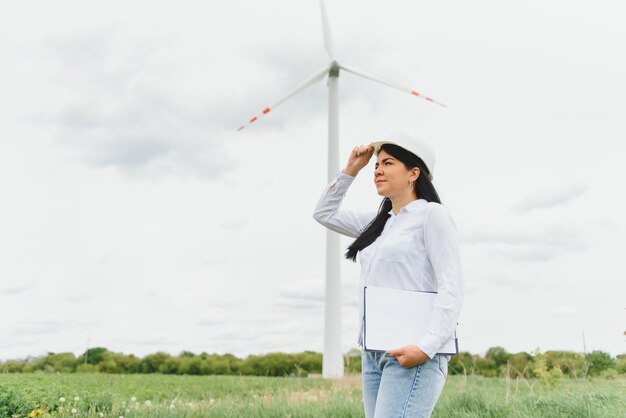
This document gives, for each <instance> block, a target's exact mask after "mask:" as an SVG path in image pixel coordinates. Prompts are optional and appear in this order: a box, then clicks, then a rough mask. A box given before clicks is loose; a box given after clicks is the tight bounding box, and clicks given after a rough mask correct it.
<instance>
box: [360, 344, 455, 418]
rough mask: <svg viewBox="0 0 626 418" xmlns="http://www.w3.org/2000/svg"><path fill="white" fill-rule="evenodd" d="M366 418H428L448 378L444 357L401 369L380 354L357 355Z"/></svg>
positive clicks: (437, 355) (436, 356) (393, 359)
mask: <svg viewBox="0 0 626 418" xmlns="http://www.w3.org/2000/svg"><path fill="white" fill-rule="evenodd" d="M361 358H362V365H361V373H362V379H363V406H364V407H365V416H366V417H367V418H400V417H407V418H408V417H430V415H431V414H432V412H433V409H434V408H435V404H436V403H437V399H439V395H440V394H441V390H442V389H443V384H444V383H445V381H446V377H447V376H448V356H446V355H441V354H436V355H435V357H433V358H432V359H430V360H428V361H427V362H426V363H423V364H420V365H417V366H415V367H411V368H408V369H406V368H404V367H402V366H401V365H400V363H398V360H396V358H395V357H390V356H385V353H384V352H372V351H363V352H362V354H361Z"/></svg>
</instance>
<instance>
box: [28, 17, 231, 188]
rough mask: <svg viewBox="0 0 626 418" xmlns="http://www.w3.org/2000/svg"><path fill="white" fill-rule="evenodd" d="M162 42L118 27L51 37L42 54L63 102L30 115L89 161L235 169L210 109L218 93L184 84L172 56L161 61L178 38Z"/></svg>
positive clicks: (146, 167) (213, 173)
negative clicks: (137, 36) (133, 37)
mask: <svg viewBox="0 0 626 418" xmlns="http://www.w3.org/2000/svg"><path fill="white" fill-rule="evenodd" d="M161 37H163V35H161ZM161 41H162V39H156V38H153V39H142V40H134V41H130V40H129V39H125V38H124V31H123V30H122V29H121V28H119V27H116V26H112V27H107V28H104V29H103V28H100V29H93V30H91V31H89V32H84V33H80V34H72V36H69V35H68V36H66V37H57V38H52V39H51V40H49V41H48V42H47V43H46V44H45V45H44V48H43V51H41V50H40V51H39V52H38V54H40V55H41V56H43V57H44V59H43V62H45V63H47V64H48V65H49V66H50V67H52V68H50V72H51V73H52V74H55V75H54V76H53V78H54V79H55V81H56V83H55V84H56V88H58V89H60V91H59V93H58V95H57V96H58V97H59V103H58V104H56V105H54V106H52V108H51V109H50V110H48V108H46V109H45V110H39V111H34V112H32V113H30V115H29V117H28V119H30V121H31V122H35V123H38V124H40V125H45V126H50V127H53V128H54V131H55V137H56V139H57V141H58V142H59V143H61V144H63V145H64V146H65V147H67V148H69V149H70V150H72V151H73V155H74V157H76V158H77V159H78V160H79V161H80V162H82V163H85V164H87V165H89V166H92V167H116V168H118V169H120V170H122V171H124V172H126V173H130V174H134V173H146V172H148V173H161V172H170V171H176V172H183V173H191V174H195V175H201V176H206V177H212V178H215V177H218V176H219V175H220V174H221V173H223V172H224V171H225V170H227V169H229V168H234V167H233V161H232V160H231V158H230V156H229V155H228V153H227V152H226V150H225V149H224V148H223V147H222V145H221V144H222V141H221V136H222V135H223V134H224V126H223V123H222V120H221V117H220V115H221V112H217V113H212V112H210V107H211V106H212V105H215V104H216V103H218V102H219V101H220V100H219V97H215V96H214V95H213V96H212V95H209V94H207V95H206V97H203V95H202V94H201V92H200V93H196V92H195V91H193V90H190V89H189V90H186V89H187V88H189V87H188V86H186V85H185V84H184V83H183V81H184V78H185V76H186V74H185V73H184V71H183V72H177V71H176V70H177V68H176V62H175V59H174V58H171V59H170V60H164V61H163V60H159V57H161V56H164V55H165V56H167V55H168V53H169V52H170V51H171V50H172V49H173V48H175V47H176V45H175V44H172V42H167V41H163V42H161ZM35 52H36V51H32V52H31V53H33V54H34V53H35ZM41 56H38V57H37V58H42V57H41ZM202 90H204V89H202ZM221 105H223V103H221ZM230 129H232V130H233V131H234V129H235V127H234V125H233V126H232V127H230ZM216 155H219V158H215V156H216Z"/></svg>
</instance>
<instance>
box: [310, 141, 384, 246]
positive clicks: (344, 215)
mask: <svg viewBox="0 0 626 418" xmlns="http://www.w3.org/2000/svg"><path fill="white" fill-rule="evenodd" d="M373 153H374V149H373V147H367V148H366V147H363V146H360V147H355V148H354V149H353V150H352V152H351V153H350V156H349V158H348V163H347V164H346V167H345V168H344V169H343V170H342V172H340V173H338V174H337V177H336V178H335V179H334V180H333V181H332V182H331V183H330V184H329V185H328V186H327V187H326V189H325V190H324V192H323V193H322V195H321V196H320V199H319V200H318V202H317V205H316V206H315V210H314V211H313V219H315V220H316V221H317V222H319V223H320V224H322V225H324V226H325V227H327V228H329V229H331V230H333V231H335V232H338V233H340V234H343V235H347V236H349V237H353V238H356V237H357V236H358V235H359V234H360V233H361V231H362V230H363V229H364V228H365V227H366V226H367V225H368V224H369V222H371V220H372V219H374V217H375V216H376V213H375V212H374V213H361V212H353V211H347V210H342V209H341V202H342V201H343V198H344V196H345V195H346V192H347V191H348V188H349V187H350V185H351V184H352V182H353V181H354V178H355V177H356V175H357V174H358V173H359V171H361V169H362V168H363V167H365V166H366V165H367V163H368V161H369V159H370V158H371V157H372V154H373Z"/></svg>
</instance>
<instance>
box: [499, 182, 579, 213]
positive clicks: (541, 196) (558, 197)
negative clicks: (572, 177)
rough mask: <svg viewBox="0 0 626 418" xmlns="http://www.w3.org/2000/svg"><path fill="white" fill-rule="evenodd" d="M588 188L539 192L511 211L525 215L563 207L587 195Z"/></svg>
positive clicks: (576, 185) (553, 189)
mask: <svg viewBox="0 0 626 418" xmlns="http://www.w3.org/2000/svg"><path fill="white" fill-rule="evenodd" d="M587 190H588V187H587V186H586V185H585V184H582V183H574V184H569V185H567V184H566V185H560V186H558V187H553V188H550V189H543V190H537V191H535V192H534V193H532V194H530V195H528V196H526V197H525V198H524V199H523V200H521V201H520V202H518V203H516V204H515V205H513V207H512V208H511V211H512V212H513V213H514V214H517V215H525V214H527V213H529V212H531V211H533V210H537V209H547V208H551V207H555V206H561V205H565V204H567V203H569V202H570V201H572V200H574V199H577V198H579V197H581V196H583V195H585V194H586V193H587Z"/></svg>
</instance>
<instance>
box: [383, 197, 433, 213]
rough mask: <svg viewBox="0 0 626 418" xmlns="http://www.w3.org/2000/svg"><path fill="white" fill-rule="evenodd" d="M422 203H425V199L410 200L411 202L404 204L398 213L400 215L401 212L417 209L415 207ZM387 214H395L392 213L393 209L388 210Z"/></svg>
mask: <svg viewBox="0 0 626 418" xmlns="http://www.w3.org/2000/svg"><path fill="white" fill-rule="evenodd" d="M424 203H426V199H416V200H414V201H412V202H411V203H408V204H406V205H405V206H404V207H403V208H402V209H400V212H398V215H400V214H402V213H411V212H413V211H414V210H415V209H417V207H418V206H419V205H422V204H424ZM389 214H390V215H391V216H395V215H394V213H393V210H390V211H389Z"/></svg>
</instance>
